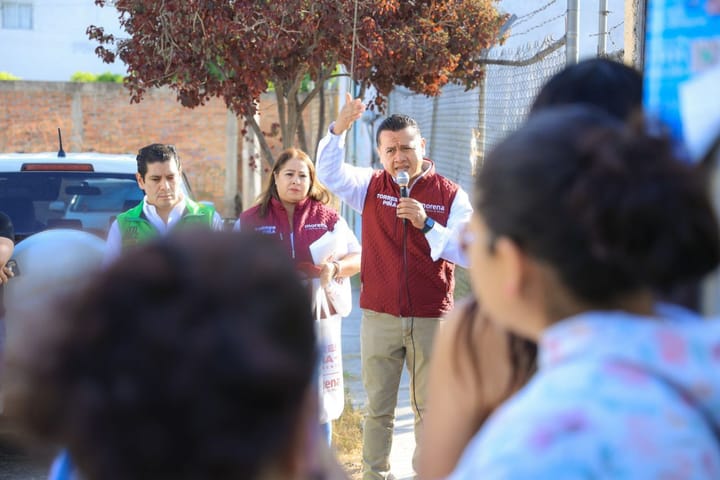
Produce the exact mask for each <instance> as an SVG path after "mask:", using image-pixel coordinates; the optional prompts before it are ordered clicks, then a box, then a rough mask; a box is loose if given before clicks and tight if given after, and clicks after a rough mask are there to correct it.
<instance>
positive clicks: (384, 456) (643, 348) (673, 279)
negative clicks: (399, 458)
mask: <svg viewBox="0 0 720 480" xmlns="http://www.w3.org/2000/svg"><path fill="white" fill-rule="evenodd" d="M641 92H642V78H641V75H640V74H639V73H638V72H637V71H635V70H634V69H632V68H630V67H627V66H625V65H622V64H620V63H617V62H613V61H611V60H607V59H593V60H586V61H582V62H580V63H578V64H576V65H572V66H569V67H567V68H566V69H564V70H562V71H561V72H559V73H558V74H556V75H555V76H553V77H552V78H551V79H550V80H549V81H548V82H547V83H546V84H545V85H544V86H543V88H542V89H541V90H540V92H539V93H538V95H537V97H536V99H535V101H534V103H533V105H532V107H531V109H530V113H529V115H528V118H527V120H526V121H525V122H524V123H523V124H522V125H521V126H519V127H518V128H517V130H516V131H515V132H513V133H512V134H510V135H509V136H508V137H507V138H506V139H505V140H503V141H502V142H500V143H499V144H498V145H497V146H495V147H494V148H493V149H492V150H491V151H490V152H489V153H488V155H487V156H486V158H485V161H484V163H483V165H482V168H481V169H480V170H479V171H478V172H477V174H476V175H475V181H474V189H473V192H472V194H471V195H468V193H466V192H465V191H464V190H463V189H462V188H461V187H460V186H459V185H458V184H456V183H454V182H452V181H451V180H449V179H447V178H445V177H444V176H442V175H440V174H438V173H437V172H436V170H435V163H434V162H433V161H432V160H431V159H429V158H427V157H426V150H425V146H426V144H425V139H424V138H423V137H422V134H421V132H420V127H419V126H418V123H417V122H416V121H415V120H414V119H413V118H411V117H409V116H407V115H403V114H391V115H389V116H387V118H385V120H384V121H382V123H380V125H379V127H378V128H377V134H376V139H375V140H376V147H377V153H378V156H379V159H380V162H381V164H382V168H380V169H374V168H372V167H358V166H354V165H350V164H349V163H346V162H345V157H346V152H345V141H346V135H347V132H348V131H349V130H350V129H351V128H352V126H353V124H354V123H355V122H356V121H357V120H358V119H359V118H360V117H361V115H362V114H363V112H364V110H365V105H364V104H363V102H362V100H361V99H354V98H352V97H351V96H350V95H347V96H346V99H345V100H346V101H345V103H344V105H343V106H342V108H341V109H340V111H339V113H338V116H337V118H336V119H335V121H334V122H332V123H331V124H330V126H329V128H328V131H327V134H326V136H325V137H324V138H323V139H322V140H321V141H320V143H319V146H318V152H317V158H316V159H315V162H313V159H311V158H310V156H309V155H308V154H307V153H306V152H303V151H302V150H299V149H295V148H291V149H288V150H285V151H283V152H282V153H281V154H280V155H279V156H278V158H277V159H276V161H275V162H274V164H273V166H272V170H271V171H270V172H269V174H268V175H267V183H266V185H265V188H264V189H263V191H262V192H261V194H260V196H259V197H258V199H257V201H256V202H255V204H253V205H251V206H250V207H249V208H247V209H246V210H245V211H243V212H239V217H238V219H237V221H236V223H235V227H234V228H233V232H217V230H222V219H221V218H220V216H219V215H218V214H217V212H215V210H214V209H213V208H212V207H210V206H207V205H203V204H198V203H195V202H194V201H192V200H191V199H189V198H187V197H186V196H185V195H184V194H183V191H182V189H181V183H180V182H179V179H180V175H181V172H182V169H181V164H180V160H179V157H178V154H177V152H176V151H175V149H174V147H172V146H170V145H163V144H152V145H148V146H146V147H143V148H142V149H140V151H139V152H138V156H137V163H138V172H137V181H138V185H139V186H140V187H141V188H142V189H143V190H144V191H145V198H144V199H143V200H142V201H141V202H140V203H139V204H138V205H137V206H135V207H133V208H131V209H130V210H128V211H127V212H124V213H122V214H120V215H118V217H117V219H116V220H115V222H114V223H113V224H112V227H111V229H110V232H109V235H108V239H107V245H106V254H105V261H104V265H103V267H102V268H101V269H98V270H97V271H96V272H93V273H92V275H91V278H90V279H89V281H84V282H81V283H79V284H78V287H77V288H76V289H75V291H72V292H69V293H68V292H64V294H63V295H59V296H58V297H57V299H55V300H54V303H53V307H52V308H43V309H37V311H35V312H34V314H33V315H30V316H29V317H30V318H28V319H26V322H29V323H30V324H31V325H32V326H33V327H34V328H32V329H26V330H25V332H26V334H25V335H23V336H21V338H20V339H19V341H16V342H13V345H11V349H10V351H9V352H7V355H6V370H7V371H6V372H5V374H6V377H7V378H6V379H5V383H6V386H8V387H10V388H8V389H7V391H6V393H5V395H6V398H5V405H6V411H7V412H8V413H9V414H10V415H12V416H14V417H15V418H16V419H18V421H19V422H20V423H21V424H22V425H24V427H25V428H27V429H28V431H30V432H32V433H33V434H34V435H35V436H36V437H38V438H39V439H40V440H42V441H44V442H49V443H51V444H52V445H55V446H57V447H60V448H62V453H61V454H60V455H59V457H58V458H57V460H56V462H55V465H54V467H53V470H52V473H51V478H54V479H57V480H61V479H70V478H82V479H88V480H93V479H114V478H117V479H127V478H154V479H171V478H172V479H182V478H187V479H198V478H228V479H229V478H248V479H307V478H318V479H319V478H326V479H334V478H338V479H340V478H347V474H346V473H345V472H344V471H343V469H342V468H341V466H340V465H338V463H337V461H336V460H335V459H334V456H333V452H332V448H331V447H332V422H333V420H335V419H336V418H337V417H338V415H339V414H340V412H341V411H342V400H341V401H340V404H339V407H338V405H337V404H336V403H337V398H336V396H337V393H338V392H337V386H338V385H337V384H336V383H334V382H333V381H328V380H327V379H328V378H330V377H329V376H330V375H338V370H337V369H338V368H339V369H340V373H339V375H340V379H342V368H341V367H342V363H341V349H340V340H339V329H340V325H341V317H342V316H343V315H346V314H347V312H346V311H345V310H344V307H343V306H342V305H341V301H340V300H338V298H337V295H338V294H337V291H339V290H335V289H336V288H339V287H338V285H344V286H345V287H347V284H348V282H349V278H350V277H352V276H353V275H355V274H357V273H360V284H361V288H360V298H359V305H360V308H361V310H362V313H361V316H362V320H361V332H360V337H361V372H362V383H363V387H364V389H365V392H366V394H367V405H366V406H365V418H364V421H363V438H362V470H363V473H362V475H363V480H386V479H392V478H394V477H393V474H392V466H391V464H390V450H391V446H392V438H393V429H394V420H395V418H394V414H395V408H396V405H397V397H398V390H399V385H400V377H401V374H402V371H403V369H404V368H406V369H407V371H408V373H409V377H410V403H411V407H412V409H413V412H414V435H415V440H416V449H415V452H414V454H413V467H414V469H415V471H416V472H417V475H418V478H421V479H425V480H433V479H442V478H448V479H452V480H461V479H476V478H633V479H635V478H698V479H702V478H707V479H710V478H718V477H720V402H719V399H720V374H719V373H717V372H718V371H720V369H719V368H718V367H720V355H718V346H719V345H720V324H718V323H717V322H706V321H703V318H702V316H701V315H700V313H698V310H699V304H698V295H697V292H698V285H699V282H700V281H701V280H702V278H703V277H704V276H705V275H707V274H708V273H710V272H712V271H713V270H715V268H716V267H717V265H718V263H720V229H719V226H718V220H717V217H716V214H715V210H714V207H713V204H712V200H711V195H710V191H709V187H708V182H707V180H706V178H705V174H706V172H705V171H704V170H700V169H698V168H697V167H696V166H694V165H692V164H690V163H687V162H684V161H681V160H680V159H678V158H677V156H676V154H677V148H676V145H675V144H673V141H672V140H671V139H670V138H669V137H666V136H665V135H664V134H663V133H662V132H658V131H656V130H657V129H651V128H649V127H648V125H647V122H646V120H645V119H644V117H643V113H642V101H641V100H642V97H641ZM333 198H337V199H340V200H342V201H343V202H345V204H347V205H348V206H349V207H350V208H352V209H354V210H355V211H357V212H359V213H360V214H362V226H361V227H362V228H361V232H362V235H361V241H359V240H358V239H357V237H356V236H355V234H354V232H353V230H352V229H351V228H350V227H349V225H348V223H347V222H346V221H345V219H344V218H343V217H342V216H341V215H340V214H339V212H338V210H337V209H336V208H333V206H332V205H333ZM171 233H172V234H171ZM11 239H12V226H11V223H10V222H9V221H8V219H7V218H6V217H5V216H3V215H0V267H2V268H0V285H2V284H3V283H6V282H7V281H12V279H11V278H10V277H11V276H12V271H11V270H10V269H8V268H7V267H6V265H5V263H6V262H7V260H8V258H9V256H10V253H11V252H12V247H13V243H12V240H11ZM361 245H362V247H361ZM456 265H460V266H462V267H466V268H468V271H469V278H470V284H471V291H472V293H471V294H470V295H469V297H468V298H464V299H462V300H460V301H458V302H455V301H454V298H453V291H454V284H455V278H454V274H455V266H456ZM345 301H347V299H345ZM27 332H32V333H31V334H28V333H27ZM36 352H43V354H42V355H37V354H36ZM332 354H334V355H335V357H333V355H332ZM328 359H329V360H328ZM340 385H342V384H341V383H340ZM340 390H342V389H340ZM340 393H341V394H342V393H343V392H342V391H341V392H340Z"/></svg>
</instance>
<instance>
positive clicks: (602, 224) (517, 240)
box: [469, 106, 720, 338]
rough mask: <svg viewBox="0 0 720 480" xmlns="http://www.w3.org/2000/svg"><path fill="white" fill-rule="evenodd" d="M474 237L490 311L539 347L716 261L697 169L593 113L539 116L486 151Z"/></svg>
mask: <svg viewBox="0 0 720 480" xmlns="http://www.w3.org/2000/svg"><path fill="white" fill-rule="evenodd" d="M470 236H471V238H472V240H471V243H472V245H471V246H470V250H469V252H470V257H471V264H472V269H471V271H472V275H473V286H474V290H475V293H476V295H478V296H479V298H480V300H481V302H482V304H483V307H484V309H485V310H486V311H487V312H488V313H489V314H490V315H491V317H492V318H494V319H500V321H502V323H503V324H505V325H506V326H507V327H508V328H509V329H510V330H511V331H515V332H517V333H520V334H522V335H525V336H529V337H531V338H536V337H537V336H538V335H539V333H540V331H541V330H542V329H543V328H544V327H545V326H547V325H548V324H551V323H553V322H555V321H557V320H560V319H562V318H565V317H567V316H570V315H572V314H574V313H579V312H581V311H584V310H591V309H608V308H611V309H628V308H632V305H633V302H635V301H636V300H637V299H639V298H642V297H643V296H647V295H651V294H650V292H652V291H654V290H659V289H662V288H664V287H667V286H669V285H672V284H674V283H675V282H677V281H682V280H688V279H694V278H699V277H701V276H703V275H704V274H706V273H708V272H710V271H712V270H713V269H714V268H715V266H716V265H717V263H718V260H719V258H720V252H719V250H718V249H719V248H720V243H719V242H720V238H719V237H718V225H717V221H716V218H715V214H714V211H713V207H712V204H711V201H710V198H709V196H708V194H707V191H706V188H705V186H704V182H703V179H702V178H699V175H698V174H697V171H696V170H694V169H693V168H692V166H691V165H688V164H685V163H682V162H680V161H678V160H677V159H676V158H675V157H674V156H673V148H672V145H671V144H670V143H669V141H668V140H667V139H664V138H658V137H652V136H649V135H647V134H646V133H644V129H643V126H642V125H637V126H635V127H633V126H630V127H628V126H627V125H626V124H624V123H623V122H621V121H620V120H617V119H615V118H613V117H611V116H610V115H608V114H607V113H605V112H603V111H601V110H598V109H595V108H593V107H589V106H567V107H557V108H548V109H543V110H542V111H539V112H537V113H535V114H534V115H532V116H531V117H530V119H529V120H528V122H527V123H526V124H525V125H523V126H522V127H520V128H519V129H518V131H516V132H515V133H513V134H512V135H510V136H509V137H508V138H507V139H505V140H504V141H503V142H502V143H500V144H499V145H498V146H497V147H496V148H495V149H494V150H493V151H492V152H491V153H490V154H489V156H488V158H487V160H486V161H485V163H484V165H483V169H482V171H481V172H480V173H479V175H478V177H477V179H476V197H475V215H474V217H473V219H472V221H471V225H470ZM513 319H514V320H513ZM523 319H525V320H523Z"/></svg>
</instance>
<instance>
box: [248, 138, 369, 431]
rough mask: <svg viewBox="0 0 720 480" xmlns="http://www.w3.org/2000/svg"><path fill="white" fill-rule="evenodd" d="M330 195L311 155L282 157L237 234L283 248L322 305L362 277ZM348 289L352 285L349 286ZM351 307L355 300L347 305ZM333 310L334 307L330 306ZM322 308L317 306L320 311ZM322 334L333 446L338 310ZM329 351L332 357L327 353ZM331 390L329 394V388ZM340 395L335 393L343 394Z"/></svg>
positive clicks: (338, 382) (355, 246)
mask: <svg viewBox="0 0 720 480" xmlns="http://www.w3.org/2000/svg"><path fill="white" fill-rule="evenodd" d="M329 201H330V193H329V192H328V191H327V189H326V188H325V187H324V186H323V185H322V184H321V183H320V182H319V181H318V180H317V178H316V175H315V165H313V163H312V160H310V157H309V156H308V155H307V153H305V152H303V151H302V150H299V149H297V148H289V149H286V150H284V151H283V152H281V153H280V155H278V158H277V160H276V161H275V164H274V165H273V169H272V172H271V173H270V175H268V180H267V184H266V186H265V188H264V189H263V191H262V193H261V194H260V195H259V196H258V200H257V202H256V203H255V205H253V206H252V207H250V208H249V209H247V210H246V211H245V212H243V213H242V214H241V215H240V217H239V218H238V220H237V222H236V223H235V227H234V230H242V231H255V232H258V233H262V234H263V235H265V236H267V237H269V238H272V239H274V240H276V241H278V242H280V243H281V244H282V245H283V247H284V248H285V250H286V252H287V254H288V255H289V256H290V257H291V258H292V259H293V261H294V262H295V265H296V267H297V268H298V270H299V271H300V272H302V274H303V275H304V276H306V277H307V278H310V279H315V281H314V282H313V292H312V298H313V299H315V301H316V302H317V301H322V300H323V299H321V298H319V297H318V294H319V295H326V296H327V293H326V289H327V288H328V286H329V284H330V282H331V281H333V280H335V281H339V282H349V281H350V278H349V277H351V276H353V275H355V274H356V273H358V272H359V271H360V250H361V249H360V242H358V239H357V237H356V236H355V234H354V233H353V231H352V230H350V227H349V226H348V224H347V222H346V221H345V219H344V218H343V217H341V216H340V214H339V213H338V212H337V211H336V210H335V209H333V208H331V207H329V206H328V205H327V204H328V202H329ZM326 235H332V236H333V240H332V242H333V243H335V245H336V247H335V248H330V249H328V253H330V255H327V256H323V258H318V259H315V258H314V255H313V252H312V250H313V246H314V245H318V244H317V243H316V242H319V241H320V242H322V241H325V238H324V237H325V236H326ZM347 287H348V289H349V285H348V286H347ZM347 300H348V301H350V299H349V298H348V299H347ZM327 303H328V304H329V306H330V308H331V309H332V307H333V305H332V302H331V301H327ZM316 307H318V306H316ZM315 310H316V312H318V314H317V315H316V321H317V322H318V323H317V325H318V332H319V336H320V338H319V340H320V345H321V349H323V354H322V358H327V357H328V356H330V358H332V359H334V360H336V361H335V362H332V363H333V365H329V366H328V368H329V369H330V370H331V371H330V372H328V375H329V378H328V382H324V381H323V377H324V376H325V375H324V373H325V372H324V371H323V370H324V369H325V362H324V361H323V362H321V366H320V368H321V373H320V374H321V377H320V379H321V382H320V383H321V385H320V386H321V393H320V400H321V409H320V422H321V427H322V429H323V432H324V435H325V437H326V438H327V441H328V444H330V443H332V421H333V420H336V419H337V418H339V417H340V414H341V413H342V410H343V405H344V393H345V392H344V391H343V388H342V380H343V378H342V375H343V372H342V356H341V355H342V344H341V336H340V322H341V319H340V316H335V315H332V314H334V313H336V312H335V310H334V309H332V310H330V311H329V312H327V314H325V315H323V314H322V313H321V312H320V310H319V308H316V309H315ZM328 350H329V351H328ZM326 386H327V388H326ZM338 388H339V391H335V389H338Z"/></svg>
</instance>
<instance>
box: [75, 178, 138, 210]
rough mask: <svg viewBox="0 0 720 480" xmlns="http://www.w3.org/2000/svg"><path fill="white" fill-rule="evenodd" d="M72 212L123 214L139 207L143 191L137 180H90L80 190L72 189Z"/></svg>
mask: <svg viewBox="0 0 720 480" xmlns="http://www.w3.org/2000/svg"><path fill="white" fill-rule="evenodd" d="M70 191H71V192H75V195H74V196H73V197H72V199H71V200H70V205H69V207H68V209H69V211H70V212H112V213H117V212H122V211H125V210H127V209H128V208H130V207H131V206H134V205H137V204H138V203H139V202H140V200H142V198H143V191H142V190H140V189H139V188H138V186H137V182H136V181H135V179H134V178H133V179H119V178H118V179H103V180H88V181H86V182H84V183H83V184H82V185H81V186H80V188H78V189H75V190H73V189H71V190H70Z"/></svg>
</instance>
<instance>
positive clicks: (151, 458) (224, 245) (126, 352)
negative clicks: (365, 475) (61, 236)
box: [7, 231, 345, 480]
mask: <svg viewBox="0 0 720 480" xmlns="http://www.w3.org/2000/svg"><path fill="white" fill-rule="evenodd" d="M124 258H125V260H126V261H122V262H115V263H113V264H111V265H110V266H108V268H106V269H105V270H103V271H101V272H99V273H97V274H95V275H94V276H93V277H91V278H90V279H88V281H87V282H86V285H85V286H83V288H82V289H81V290H80V291H79V292H74V293H73V294H69V295H65V296H64V297H63V298H62V299H61V300H59V301H58V303H56V304H55V308H52V309H47V310H40V311H36V312H34V315H32V316H30V318H28V322H30V323H29V325H28V329H27V330H26V332H25V335H24V336H23V337H22V341H20V342H18V344H17V348H14V349H13V351H12V352H10V357H9V358H10V362H9V380H10V382H9V385H8V390H9V391H8V399H7V400H8V409H9V413H10V414H11V415H13V417H15V418H17V419H18V420H19V421H20V422H21V423H22V424H23V425H25V426H26V427H27V429H28V430H29V431H30V432H32V433H34V434H35V435H36V436H38V437H40V438H41V439H43V440H45V441H48V442H52V443H54V444H56V445H64V446H66V447H67V449H68V451H69V453H70V456H71V457H72V459H73V462H74V464H75V466H76V469H77V473H78V475H79V477H80V478H83V479H86V480H101V479H102V480H113V479H117V480H120V479H130V478H153V479H157V480H162V479H167V480H171V479H172V480H178V479H188V480H190V479H203V478H207V479H209V478H212V479H237V478H247V479H307V478H328V479H331V478H332V479H334V478H345V477H344V474H343V472H342V471H341V469H340V468H339V467H338V466H337V464H336V463H335V462H334V460H333V459H332V458H331V456H330V453H329V450H328V449H327V446H325V445H324V442H322V440H321V438H320V435H319V432H318V429H317V390H316V386H315V384H314V376H315V372H316V369H317V348H316V342H315V334H314V319H313V316H312V312H311V306H310V300H309V298H308V296H307V291H306V288H305V286H304V285H303V283H302V282H301V279H300V278H299V276H298V274H297V272H296V270H295V268H294V265H293V264H292V262H290V261H289V259H288V258H287V255H285V254H284V252H283V251H282V250H281V249H280V248H278V246H277V245H275V244H274V243H272V242H267V241H266V240H264V239H262V238H260V237H258V236H254V235H246V234H237V233H235V234H231V233H210V232H200V231H194V232H183V233H182V234H178V235H175V236H171V237H166V238H162V239H157V240H154V241H151V242H148V243H146V244H144V245H141V246H138V248H135V249H132V250H131V251H128V252H127V254H126V257H124ZM37 352H43V354H42V355H37Z"/></svg>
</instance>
